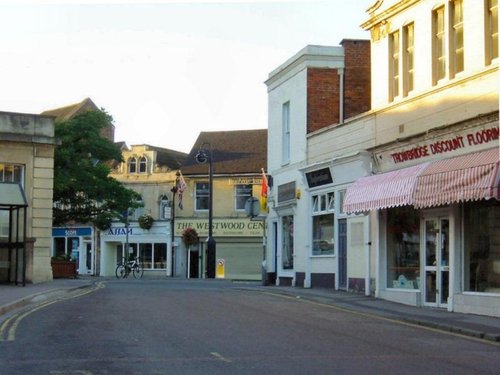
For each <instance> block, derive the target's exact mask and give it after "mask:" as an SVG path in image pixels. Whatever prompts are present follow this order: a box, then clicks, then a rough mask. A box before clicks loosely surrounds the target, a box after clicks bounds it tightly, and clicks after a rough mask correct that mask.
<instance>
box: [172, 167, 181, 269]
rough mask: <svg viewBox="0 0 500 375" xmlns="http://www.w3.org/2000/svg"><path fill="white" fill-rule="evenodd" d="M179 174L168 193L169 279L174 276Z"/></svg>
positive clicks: (176, 175) (178, 173)
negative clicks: (170, 207) (169, 201)
mask: <svg viewBox="0 0 500 375" xmlns="http://www.w3.org/2000/svg"><path fill="white" fill-rule="evenodd" d="M180 175H181V174H180V172H179V171H177V173H176V174H175V185H174V186H173V187H172V189H170V191H171V192H172V220H171V224H172V225H171V228H170V231H171V238H170V256H171V259H172V261H171V262H170V276H171V277H174V276H175V267H174V265H175V246H174V242H175V194H177V191H178V190H179V188H178V186H179V176H180Z"/></svg>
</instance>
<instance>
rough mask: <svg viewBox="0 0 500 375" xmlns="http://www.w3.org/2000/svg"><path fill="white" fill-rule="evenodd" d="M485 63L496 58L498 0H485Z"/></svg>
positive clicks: (487, 63) (489, 62) (488, 63)
mask: <svg viewBox="0 0 500 375" xmlns="http://www.w3.org/2000/svg"><path fill="white" fill-rule="evenodd" d="M485 32H486V43H485V45H486V65H490V64H491V63H492V61H493V60H494V59H497V58H498V0H486V22H485Z"/></svg>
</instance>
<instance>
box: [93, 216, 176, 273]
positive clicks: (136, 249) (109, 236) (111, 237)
mask: <svg viewBox="0 0 500 375" xmlns="http://www.w3.org/2000/svg"><path fill="white" fill-rule="evenodd" d="M170 245H171V230H170V221H160V220H157V221H155V223H154V224H153V226H152V227H151V228H150V229H142V228H140V227H139V224H138V223H137V222H133V223H130V224H129V225H125V224H123V223H113V225H112V226H111V228H109V229H108V230H106V231H102V232H101V269H100V274H101V276H114V275H115V269H116V266H117V264H118V263H119V262H121V261H122V260H123V259H131V258H135V257H139V259H140V261H141V264H142V266H143V267H144V274H145V275H166V274H167V271H168V267H169V266H168V265H169V264H171V253H170V249H171V246H170Z"/></svg>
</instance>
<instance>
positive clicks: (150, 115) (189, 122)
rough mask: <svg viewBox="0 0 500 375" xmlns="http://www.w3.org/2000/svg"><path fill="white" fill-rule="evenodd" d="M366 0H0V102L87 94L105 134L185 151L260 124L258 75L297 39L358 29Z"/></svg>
mask: <svg viewBox="0 0 500 375" xmlns="http://www.w3.org/2000/svg"><path fill="white" fill-rule="evenodd" d="M374 2H375V0H317V1H315V0H311V1H292V0H288V1H287V0H282V1H278V0H276V1H271V0H269V1H268V0H254V1H250V0H248V1H237V0H225V1H224V0H219V1H210V0H197V1H194V0H193V1H190V0H186V1H168V0H163V1H161V0H158V1H133V0H130V1H117V0H116V1H113V0H109V1H97V0H95V1H92V0H90V1H85V0H79V1H76V0H75V1H72V0H67V1H62V0H60V1H43V0H41V1H23V0H19V1H8V0H0V46H1V48H0V87H1V89H0V111H10V112H24V113H40V112H42V111H44V110H47V109H53V108H57V107H61V106H65V105H69V104H73V103H76V102H80V101H81V100H83V99H84V98H86V97H90V98H91V99H92V100H93V101H94V102H95V103H96V104H97V105H98V106H99V107H102V108H104V109H106V111H107V112H108V113H109V114H111V115H112V116H113V118H114V120H115V126H116V134H115V136H116V137H115V140H116V141H126V142H127V144H129V145H132V144H143V143H146V144H150V145H154V146H160V147H166V148H171V149H174V150H178V151H184V152H188V151H189V150H190V149H191V147H192V145H193V143H194V142H195V140H196V138H197V136H198V134H199V132H200V131H213V130H235V129H261V128H266V127H267V92H266V86H265V84H264V81H265V80H266V79H267V77H268V74H269V72H271V71H272V70H273V69H275V68H276V67H278V66H279V65H280V64H281V63H283V62H284V61H285V60H287V59H288V58H289V57H291V56H292V55H294V54H295V53H296V52H298V51H299V50H300V49H302V48H303V47H304V46H305V45H307V44H316V45H333V46H336V45H338V44H339V43H340V41H341V40H342V39H344V38H365V39H368V38H369V34H368V32H366V31H364V30H362V29H361V28H360V26H359V25H360V24H361V23H362V22H364V21H365V20H366V19H367V18H368V15H367V13H366V9H367V8H368V7H369V6H370V5H372V4H373V3H374Z"/></svg>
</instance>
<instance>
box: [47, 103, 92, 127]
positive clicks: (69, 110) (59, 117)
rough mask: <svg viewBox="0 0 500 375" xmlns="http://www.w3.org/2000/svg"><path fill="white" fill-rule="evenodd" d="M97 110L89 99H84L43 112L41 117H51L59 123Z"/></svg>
mask: <svg viewBox="0 0 500 375" xmlns="http://www.w3.org/2000/svg"><path fill="white" fill-rule="evenodd" d="M98 110H99V108H98V107H97V106H96V105H95V103H94V102H93V101H92V100H91V99H90V98H85V99H84V100H82V101H81V102H80V103H75V104H71V105H68V106H65V107H61V108H55V109H49V110H47V111H43V112H42V113H41V115H44V116H53V117H55V121H57V122H59V121H66V120H69V119H70V118H72V117H74V116H76V115H78V114H80V113H82V112H85V111H98Z"/></svg>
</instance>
